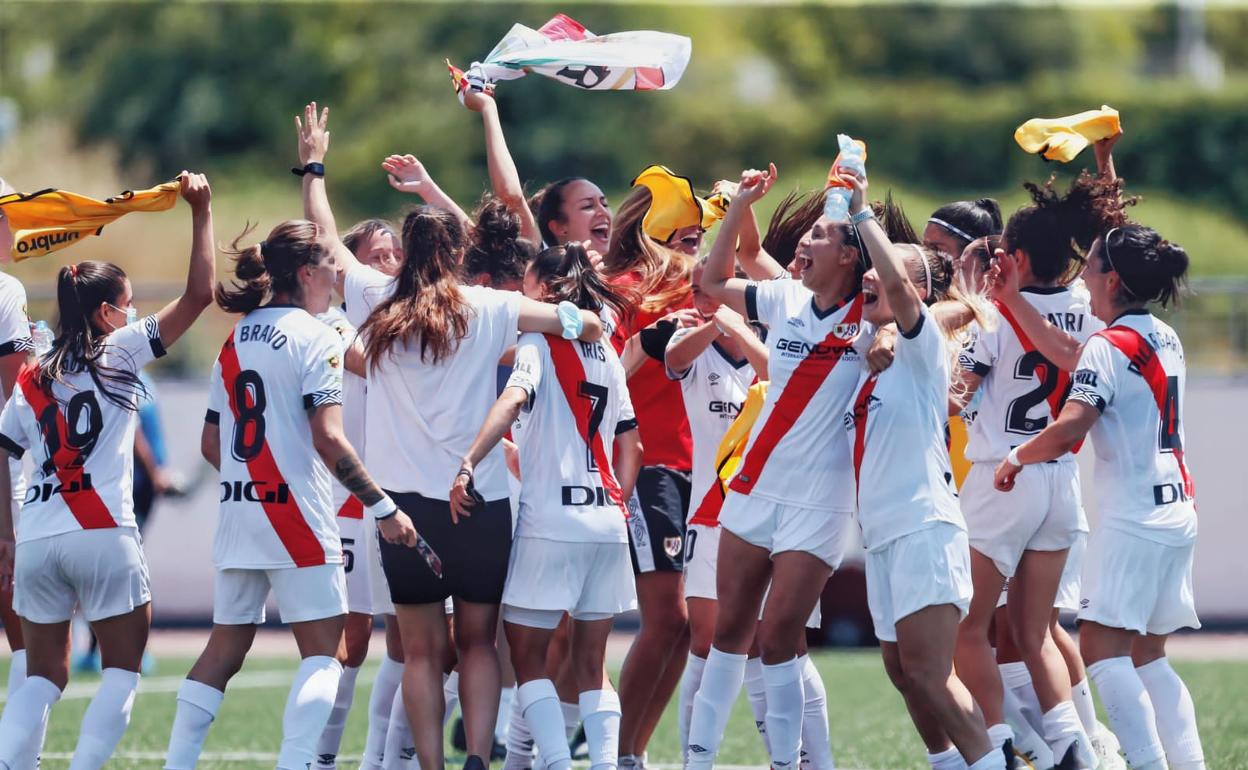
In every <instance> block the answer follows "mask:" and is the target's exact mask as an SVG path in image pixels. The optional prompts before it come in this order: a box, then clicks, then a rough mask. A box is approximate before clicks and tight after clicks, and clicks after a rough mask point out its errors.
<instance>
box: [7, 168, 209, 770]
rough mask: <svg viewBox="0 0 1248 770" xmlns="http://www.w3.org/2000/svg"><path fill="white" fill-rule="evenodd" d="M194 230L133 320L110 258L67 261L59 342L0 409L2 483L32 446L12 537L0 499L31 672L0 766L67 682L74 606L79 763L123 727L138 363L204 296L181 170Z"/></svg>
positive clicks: (193, 197)
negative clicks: (167, 288)
mask: <svg viewBox="0 0 1248 770" xmlns="http://www.w3.org/2000/svg"><path fill="white" fill-rule="evenodd" d="M180 180H181V187H182V190H181V192H182V197H183V198H185V199H186V201H187V203H189V204H190V206H191V211H192V232H193V240H192V246H191V259H190V265H189V267H188V270H187V281H186V291H185V292H184V293H183V294H182V296H180V297H179V298H178V299H176V300H174V301H173V302H171V303H169V304H168V305H166V306H165V307H164V308H163V309H162V310H160V311H159V312H157V313H156V314H155V315H151V316H148V317H146V318H144V319H142V320H137V312H136V311H135V309H134V305H133V302H132V300H133V291H132V289H131V286H130V281H129V279H128V278H126V274H125V272H123V271H122V269H121V268H119V267H117V266H116V265H113V264H109V263H106V262H82V263H80V264H77V265H70V266H68V267H63V268H61V270H60V273H59V275H58V277H57V291H56V295H57V310H58V315H59V320H58V322H57V329H56V339H55V341H54V342H53V343H52V349H51V350H50V351H48V352H47V353H46V354H44V355H43V356H42V357H40V358H39V360H37V361H33V362H31V363H29V364H27V365H26V366H25V367H24V368H23V369H22V370H21V373H20V374H19V375H18V379H17V387H16V388H15V389H14V391H13V396H12V398H10V399H9V401H8V403H6V404H5V407H4V412H3V414H0V449H3V451H0V486H3V487H4V488H5V489H7V488H8V487H9V484H10V478H9V476H10V470H9V468H10V466H9V463H8V460H9V458H10V457H21V456H22V454H23V453H25V452H26V451H30V452H31V453H32V459H33V461H34V465H35V471H34V476H33V478H32V482H31V484H30V486H29V487H28V488H27V491H26V497H25V500H24V501H23V505H22V516H21V520H20V521H19V522H18V526H17V545H16V555H15V554H14V544H13V537H14V536H13V506H12V501H11V500H10V499H9V495H8V494H7V493H6V494H4V495H3V497H4V502H3V503H0V582H3V583H5V584H9V583H12V584H14V586H15V589H16V590H15V593H14V610H15V611H16V612H17V614H18V615H19V616H21V618H22V631H23V637H24V638H25V640H26V642H27V645H28V646H27V655H28V657H27V674H28V677H27V679H26V682H25V683H24V684H23V685H22V686H21V687H20V688H19V689H18V690H17V691H16V692H12V693H9V698H8V701H7V702H6V704H5V709H4V716H3V718H0V766H3V767H5V768H9V769H10V770H18V769H20V768H27V767H33V765H34V761H35V755H36V754H37V753H38V751H39V750H40V748H41V744H42V741H43V735H44V730H45V729H46V726H47V719H48V714H49V712H50V711H51V708H52V706H53V704H55V703H56V701H57V700H58V699H59V698H60V695H61V690H63V689H64V687H65V684H66V681H67V679H68V666H69V660H68V657H67V652H68V649H69V620H70V616H71V614H72V613H73V611H74V607H75V605H77V606H80V607H81V608H82V613H83V615H84V616H85V617H86V619H87V621H88V622H89V623H90V624H91V628H92V630H93V631H94V632H95V634H96V636H97V637H98V639H99V645H100V655H101V660H102V663H103V667H104V670H103V674H102V679H101V683H100V689H99V691H98V692H97V693H96V696H95V697H94V699H93V700H92V701H91V705H90V706H89V707H88V708H87V712H86V714H85V715H84V717H83V721H82V728H81V731H80V733H79V738H78V746H77V748H76V749H75V751H74V758H73V760H72V762H71V764H70V766H71V767H73V768H74V769H75V770H86V769H87V768H98V767H101V766H103V765H104V763H105V762H107V761H108V758H109V757H110V756H111V755H112V753H113V749H114V748H115V747H116V746H117V742H118V741H119V740H120V739H121V736H122V734H123V733H124V732H125V729H126V725H127V724H128V722H129V718H130V708H131V706H132V704H133V702H134V693H135V690H136V689H137V687H138V684H139V669H140V667H141V665H142V657H143V648H144V646H145V645H146V643H147V632H148V626H149V625H150V623H151V591H150V589H149V586H148V574H147V563H146V560H145V559H144V556H143V550H142V546H141V542H140V539H139V535H138V527H137V525H136V522H135V518H134V501H133V495H132V490H131V483H132V481H133V467H132V466H133V462H134V453H133V449H134V432H135V426H136V424H137V421H138V420H137V412H138V403H137V402H138V398H139V396H140V395H142V393H143V385H142V384H141V383H140V381H139V376H138V372H139V370H140V369H141V368H142V367H143V366H144V365H146V364H147V363H149V362H150V361H152V360H153V359H155V358H158V357H160V356H162V355H164V352H165V349H166V348H167V347H168V346H169V345H172V344H173V343H174V342H175V341H177V340H178V339H179V338H180V337H181V336H182V334H183V333H185V332H186V330H187V329H188V328H189V327H190V325H191V324H192V323H194V322H195V320H196V319H197V318H199V315H200V314H201V313H202V312H203V311H204V308H206V307H207V306H208V304H209V303H210V302H211V301H212V283H213V275H214V268H213V264H214V251H213V235H212V212H211V207H210V199H211V191H210V190H209V187H208V181H207V180H206V179H205V178H204V177H203V176H201V175H199V174H191V173H188V172H183V173H182V175H181V177H180Z"/></svg>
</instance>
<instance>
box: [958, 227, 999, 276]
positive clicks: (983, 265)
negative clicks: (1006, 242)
mask: <svg viewBox="0 0 1248 770" xmlns="http://www.w3.org/2000/svg"><path fill="white" fill-rule="evenodd" d="M972 247H973V248H972ZM967 248H970V249H971V256H973V257H974V258H975V261H976V262H978V263H979V269H980V271H981V272H984V273H986V272H988V271H989V270H991V269H992V258H993V257H995V256H996V254H997V249H999V248H1001V236H1000V235H985V236H983V237H982V238H976V239H975V240H973V241H971V242H970V243H968V244H967ZM962 253H963V254H965V253H966V249H963V250H962Z"/></svg>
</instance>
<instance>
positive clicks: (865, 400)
mask: <svg viewBox="0 0 1248 770" xmlns="http://www.w3.org/2000/svg"><path fill="white" fill-rule="evenodd" d="M879 380H880V373H879V372H875V373H874V374H872V375H871V376H870V377H868V378H867V381H866V382H864V383H862V390H860V391H858V395H857V396H856V397H855V398H854V411H852V412H850V414H852V415H853V416H854V496H855V499H857V495H858V478H859V477H860V476H861V474H862V457H863V455H864V454H866V452H867V418H868V417H870V416H871V409H870V406H871V393H872V392H874V391H875V384H876V383H877V382H879Z"/></svg>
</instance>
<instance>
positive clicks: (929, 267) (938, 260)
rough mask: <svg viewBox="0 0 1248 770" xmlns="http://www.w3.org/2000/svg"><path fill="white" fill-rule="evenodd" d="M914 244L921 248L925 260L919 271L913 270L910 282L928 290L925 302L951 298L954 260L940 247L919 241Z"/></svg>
mask: <svg viewBox="0 0 1248 770" xmlns="http://www.w3.org/2000/svg"><path fill="white" fill-rule="evenodd" d="M913 245H914V247H915V248H917V249H918V250H919V254H920V256H921V257H922V260H923V261H922V264H921V265H920V266H919V267H920V269H919V270H918V271H917V272H916V271H911V272H912V273H913V274H912V275H911V276H910V283H912V284H913V285H914V287H915V288H916V289H919V290H920V291H926V292H927V294H926V296H924V298H923V304H925V305H934V304H936V303H937V302H941V301H943V300H946V299H949V294H950V288H951V287H952V286H953V279H954V270H953V260H952V259H950V258H949V255H948V254H946V253H944V252H943V251H940V250H938V249H933V248H931V247H930V246H923V245H921V244H917V243H916V244H913ZM929 281H930V284H929ZM929 286H930V289H929Z"/></svg>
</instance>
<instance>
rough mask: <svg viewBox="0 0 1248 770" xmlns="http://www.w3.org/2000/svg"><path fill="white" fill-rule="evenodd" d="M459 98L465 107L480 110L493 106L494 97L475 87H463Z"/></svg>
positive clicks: (474, 110) (475, 110)
mask: <svg viewBox="0 0 1248 770" xmlns="http://www.w3.org/2000/svg"><path fill="white" fill-rule="evenodd" d="M460 100H461V101H462V102H463V103H464V106H465V107H467V108H468V109H469V110H471V111H473V112H482V111H484V110H486V109H490V108H492V107H494V97H493V96H491V95H490V94H489V93H487V92H485V91H478V90H477V89H475V88H465V89H464V90H463V93H462V94H461V97H460Z"/></svg>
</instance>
